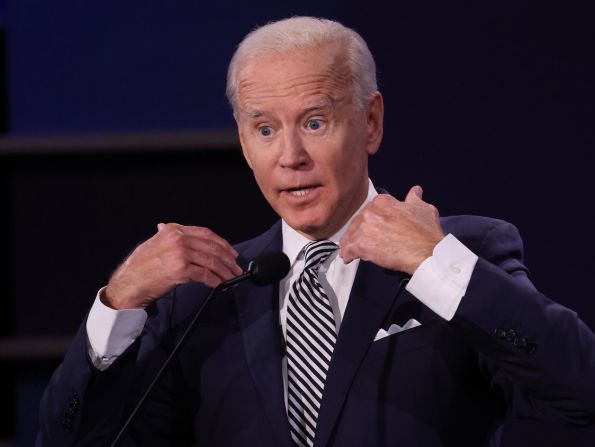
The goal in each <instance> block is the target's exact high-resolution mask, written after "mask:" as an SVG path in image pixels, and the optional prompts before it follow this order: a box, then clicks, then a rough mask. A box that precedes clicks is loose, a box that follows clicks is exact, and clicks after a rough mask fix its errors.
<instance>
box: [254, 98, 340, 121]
mask: <svg viewBox="0 0 595 447" xmlns="http://www.w3.org/2000/svg"><path fill="white" fill-rule="evenodd" d="M321 109H331V110H332V109H333V101H332V100H330V99H327V98H325V99H321V100H320V101H317V102H315V103H313V104H312V105H310V106H308V107H306V108H305V109H304V110H303V111H301V112H300V114H299V116H300V117H302V116H304V115H307V114H309V113H312V112H315V111H317V110H321ZM244 113H245V114H246V115H247V117H248V118H250V119H257V118H260V117H262V116H263V115H266V114H267V112H265V111H262V110H258V109H245V110H244Z"/></svg>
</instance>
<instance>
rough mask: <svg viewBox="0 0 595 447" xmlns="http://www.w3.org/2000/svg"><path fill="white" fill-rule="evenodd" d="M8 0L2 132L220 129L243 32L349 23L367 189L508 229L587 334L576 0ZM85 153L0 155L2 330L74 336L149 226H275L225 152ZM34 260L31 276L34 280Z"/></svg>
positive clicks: (27, 392)
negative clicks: (365, 100)
mask: <svg viewBox="0 0 595 447" xmlns="http://www.w3.org/2000/svg"><path fill="white" fill-rule="evenodd" d="M4 3H5V2H4V1H2V0H0V28H1V27H2V21H3V19H4V23H5V32H4V35H3V36H2V37H5V38H6V39H7V45H6V46H7V54H6V62H7V69H6V71H7V73H8V79H7V81H6V85H5V86H4V87H5V89H6V91H7V94H8V96H7V98H4V101H3V102H4V104H1V105H2V106H3V107H4V108H5V109H6V110H7V111H8V113H7V115H8V116H7V117H6V118H4V122H3V123H0V124H1V125H0V130H2V129H7V128H8V130H9V132H8V133H7V134H6V136H7V137H10V138H17V137H23V136H30V135H37V136H40V137H46V136H56V135H66V136H72V135H80V134H83V135H96V134H102V133H104V134H105V133H108V134H110V133H126V132H159V131H188V130H191V131H203V130H204V131H208V130H213V129H232V127H233V121H232V118H231V113H230V111H229V108H228V106H227V104H226V100H225V95H224V90H225V73H226V68H227V63H228V61H229V59H230V57H231V55H232V53H233V51H234V48H235V45H236V44H237V43H238V42H239V40H240V39H241V37H242V36H243V35H245V34H246V32H248V31H249V30H250V29H252V28H253V27H254V26H256V25H257V24H258V25H260V24H264V23H266V22H267V21H269V20H274V19H277V18H282V17H286V16H290V15H294V14H307V15H318V16H327V17H330V18H334V19H338V20H340V21H342V22H344V23H345V24H346V25H348V26H351V27H353V28H355V29H356V30H357V31H359V32H360V33H361V34H362V35H363V36H364V38H365V39H366V40H367V41H368V44H369V46H370V48H371V50H372V52H373V54H374V55H375V57H376V61H377V65H378V74H379V81H380V89H381V91H382V92H383V94H384V95H385V102H386V123H385V139H384V143H383V145H382V148H381V151H380V153H379V154H378V155H377V156H375V157H374V158H373V160H372V162H371V163H372V164H371V173H372V178H373V179H374V181H375V183H376V184H377V186H383V187H384V188H386V189H388V190H390V191H391V192H392V193H393V194H394V195H396V196H397V197H399V198H402V197H403V196H404V194H405V193H406V191H407V190H408V189H409V187H410V186H411V185H413V184H421V185H423V187H424V189H425V191H426V193H425V195H426V198H427V200H429V201H431V202H432V203H434V204H435V205H436V206H437V207H438V208H439V210H440V211H441V214H443V215H446V214H461V213H468V214H482V215H490V216H493V217H499V218H503V219H506V220H509V221H511V222H514V223H515V224H516V225H517V226H518V227H519V228H520V230H521V233H522V234H523V236H524V239H525V248H526V261H527V264H528V266H529V268H530V271H531V277H532V279H533V280H534V282H535V283H536V284H537V286H538V288H540V289H541V290H542V291H544V293H546V294H547V295H548V296H550V297H552V298H554V299H556V300H557V301H560V302H562V303H563V304H565V305H567V306H569V307H571V308H573V309H575V310H576V311H577V312H578V313H579V314H580V315H581V317H582V318H583V319H584V320H585V321H586V322H587V324H589V325H590V327H591V328H594V327H595V304H594V303H593V293H592V285H591V282H592V278H593V276H594V274H595V261H594V258H593V253H594V252H595V243H594V242H593V236H592V234H593V230H592V228H593V224H592V218H593V214H594V212H593V211H594V207H593V201H592V196H593V192H594V188H593V186H592V181H591V179H592V175H593V174H592V163H591V162H590V160H591V157H590V152H591V151H592V149H593V147H594V143H595V133H594V131H593V129H595V110H594V108H595V92H594V83H593V79H595V69H594V66H593V54H595V42H594V37H593V32H592V28H593V26H592V17H593V15H592V14H591V13H590V11H589V9H588V7H587V6H586V5H581V4H579V3H573V2H565V3H562V2H560V4H555V3H552V2H548V3H547V4H544V3H538V2H529V1H526V0H519V1H512V0H503V1H500V2H489V3H487V2H471V1H468V2H464V1H456V2H438V1H436V2H431V1H419V0H416V1H397V2H395V1H392V2H389V1H381V0H369V1H366V2H361V1H347V0H345V1H339V0H333V1H327V2H320V1H318V2H314V1H309V0H308V1H302V2H299V4H298V3H295V4H282V3H281V2H273V1H272V0H268V1H253V2H247V3H246V4H238V3H237V2H230V1H218V2H199V1H190V0H179V1H169V2H166V1H140V0H136V1H133V0H131V1H126V2H117V1H114V0H108V1H104V2H100V3H88V2H77V1H72V0H71V1H62V2H47V1H45V0H13V1H9V2H7V6H6V11H4V9H5V5H4ZM0 79H2V78H1V77H0ZM0 87H2V86H0ZM0 116H3V115H0ZM0 141H1V140H0ZM83 149H84V148H81V153H80V154H67V153H64V151H62V150H61V149H60V147H55V148H54V151H53V152H50V153H48V154H46V155H43V156H40V155H32V154H31V152H32V151H27V150H24V151H23V152H22V153H21V154H19V153H17V154H13V155H3V154H2V152H0V157H2V158H1V159H0V163H1V164H2V166H0V180H1V181H2V185H3V188H2V191H3V192H2V193H0V199H1V200H2V203H4V204H6V207H5V209H7V210H8V218H7V219H6V220H5V221H4V222H3V223H1V224H0V230H2V231H1V233H2V234H3V239H1V240H0V247H3V248H6V250H3V251H2V253H4V255H3V259H4V261H5V262H6V263H7V264H8V266H9V268H7V269H6V270H5V271H4V273H3V274H2V275H3V276H2V278H1V279H2V283H3V284H4V289H3V290H4V294H5V296H10V297H11V300H10V303H9V304H8V308H9V310H10V312H7V313H5V314H4V315H3V316H2V317H0V321H1V322H2V323H3V328H4V329H3V330H2V333H3V334H9V335H10V334H17V335H22V334H30V333H35V334H39V333H51V334H55V333H58V334H60V333H62V334H71V333H72V332H73V331H74V329H75V327H76V324H77V322H78V321H80V319H81V318H82V316H83V314H84V312H85V309H86V308H88V305H89V303H90V302H91V300H92V299H93V296H94V293H95V290H96V289H97V287H99V286H101V285H102V284H103V283H104V281H105V279H106V277H107V276H108V275H109V272H110V270H111V269H112V268H113V267H115V265H116V263H117V262H118V260H119V259H121V258H122V257H123V256H124V255H125V254H126V252H127V250H129V249H130V248H132V247H133V246H134V244H135V243H136V242H138V241H139V240H141V239H143V238H145V237H147V236H148V235H150V234H151V232H152V231H153V230H154V224H155V223H156V222H157V221H159V220H177V221H183V222H186V223H196V224H201V225H209V226H211V227H212V228H213V229H214V230H216V231H218V232H220V233H222V234H223V235H224V236H226V237H228V238H230V239H231V240H232V241H238V240H240V239H242V238H244V237H248V236H249V235H250V234H254V233H256V232H258V231H259V230H261V229H262V228H264V226H266V225H267V224H268V223H270V222H271V221H272V220H273V219H274V216H273V214H272V213H271V212H270V211H269V210H268V209H267V206H266V204H265V203H264V201H263V200H262V199H261V198H260V197H259V194H258V191H257V189H256V187H255V186H254V184H253V182H252V180H251V179H250V172H249V171H248V169H247V168H246V167H245V166H244V165H243V163H242V160H241V156H240V155H239V153H238V152H237V148H234V147H230V148H229V150H227V151H222V152H220V153H214V152H208V151H207V152H204V151H202V152H201V151H198V152H192V153H188V152H179V151H176V150H174V149H172V151H165V152H160V153H153V154H142V153H140V154H139V153H137V154H130V153H128V152H125V151H122V150H118V148H117V147H112V148H106V151H105V153H101V152H95V153H86V152H85V151H84V150H83ZM214 183H215V184H217V187H216V188H214V187H213V184H214ZM164 185H166V186H164ZM205 208H208V209H209V210H211V211H213V213H211V214H206V213H205V212H204V209H205ZM232 209H233V210H235V211H234V213H243V214H246V215H249V216H250V219H247V220H248V221H249V223H248V224H247V226H246V228H243V229H237V228H230V227H229V224H228V223H227V220H228V219H227V217H228V216H230V215H231V213H232V211H230V210H232ZM2 241H4V242H2ZM3 243H4V245H2V244H3ZM32 258H34V259H35V260H36V265H39V266H43V268H38V269H37V270H36V271H35V275H34V276H35V281H31V274H32V273H31V267H30V264H31V259H32ZM48 284H51V286H48ZM594 355H595V354H594ZM561 367H563V365H561ZM13 370H14V371H17V373H18V374H17V376H18V379H16V381H15V382H14V383H15V384H16V385H15V386H18V387H17V388H16V391H15V392H14V393H13V395H12V398H13V400H14V401H15V402H18V405H17V404H16V403H15V405H14V408H18V412H19V417H18V418H16V419H15V424H17V423H18V422H17V421H20V424H18V426H19V429H18V431H19V433H20V435H19V436H20V437H21V439H22V440H23V441H22V442H21V444H20V445H28V442H30V441H28V440H30V437H31V432H32V429H31V427H32V426H34V419H35V418H34V415H33V414H32V412H33V411H34V410H33V409H34V408H35V407H36V405H37V403H36V399H37V396H38V394H39V390H40V389H41V388H42V384H43V381H44V380H45V379H46V376H45V375H44V374H47V373H44V372H39V369H38V370H37V371H35V370H34V369H32V368H28V367H26V366H22V365H19V366H18V367H15V368H13ZM36 374H37V375H36ZM12 377H13V378H14V377H15V376H14V374H13V376H12ZM7 411H8V412H13V413H14V412H15V411H16V410H14V411H13V410H12V409H8V410H7ZM4 420H5V421H6V420H9V421H10V420H11V419H10V417H8V419H4ZM31 421H33V422H31ZM1 426H2V424H0V428H1ZM505 438H506V443H507V444H506V445H507V446H514V445H544V446H545V445H547V446H554V445H566V444H568V443H569V442H573V443H574V445H575V446H579V445H585V446H586V445H592V444H593V443H594V442H593V438H594V434H593V430H590V431H589V430H569V429H565V428H560V427H556V426H552V425H550V424H544V423H541V422H539V421H517V420H512V421H511V422H510V423H509V425H508V428H507V430H506V434H505Z"/></svg>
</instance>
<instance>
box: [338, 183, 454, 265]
mask: <svg viewBox="0 0 595 447" xmlns="http://www.w3.org/2000/svg"><path fill="white" fill-rule="evenodd" d="M422 193H423V191H422V189H421V187H420V186H414V187H413V188H411V189H410V190H409V193H408V194H407V197H406V198H405V201H403V202H401V201H399V200H397V199H395V198H394V197H392V196H390V195H388V194H379V195H378V196H377V197H376V198H374V200H372V202H370V203H369V204H368V205H367V206H366V207H365V208H364V209H363V210H362V211H361V212H359V213H358V214H357V215H356V216H355V218H354V219H353V221H352V222H351V225H350V226H349V228H348V229H347V232H346V233H345V235H344V236H343V238H342V239H341V241H340V243H339V247H340V251H339V255H340V256H341V258H343V260H344V261H345V262H346V263H349V262H351V261H352V260H354V259H356V258H360V259H364V260H366V261H370V262H373V263H374V264H376V265H379V266H381V267H384V268H387V269H390V270H398V271H402V272H406V273H409V274H413V273H414V272H415V270H416V269H417V267H419V265H420V264H421V263H422V262H423V261H424V260H425V259H426V258H428V257H430V256H431V255H432V251H433V249H434V247H435V246H436V244H437V243H438V242H440V240H442V238H443V237H444V232H443V231H442V227H441V226H440V219H439V217H440V216H439V214H438V210H437V209H436V207H434V206H433V205H430V204H429V203H426V202H424V201H423V200H422Z"/></svg>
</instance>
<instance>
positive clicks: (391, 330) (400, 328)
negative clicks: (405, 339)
mask: <svg viewBox="0 0 595 447" xmlns="http://www.w3.org/2000/svg"><path fill="white" fill-rule="evenodd" d="M417 326H421V323H420V322H419V321H417V320H416V319H415V318H412V319H411V320H409V321H408V322H407V323H405V324H404V325H403V326H399V325H398V324H391V325H390V327H389V328H388V330H387V331H385V330H384V329H380V330H379V331H378V333H377V334H376V337H374V341H377V340H380V339H381V338H384V337H388V336H389V335H393V334H398V333H399V332H403V331H406V330H407V329H413V328H414V327H417Z"/></svg>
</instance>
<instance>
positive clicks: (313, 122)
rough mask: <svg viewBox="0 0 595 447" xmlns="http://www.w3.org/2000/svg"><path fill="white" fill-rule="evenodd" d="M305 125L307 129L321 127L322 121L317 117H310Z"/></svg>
mask: <svg viewBox="0 0 595 447" xmlns="http://www.w3.org/2000/svg"><path fill="white" fill-rule="evenodd" d="M306 126H308V129H310V130H318V129H320V128H321V127H322V121H320V120H319V119H311V120H308V122H307V123H306Z"/></svg>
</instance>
